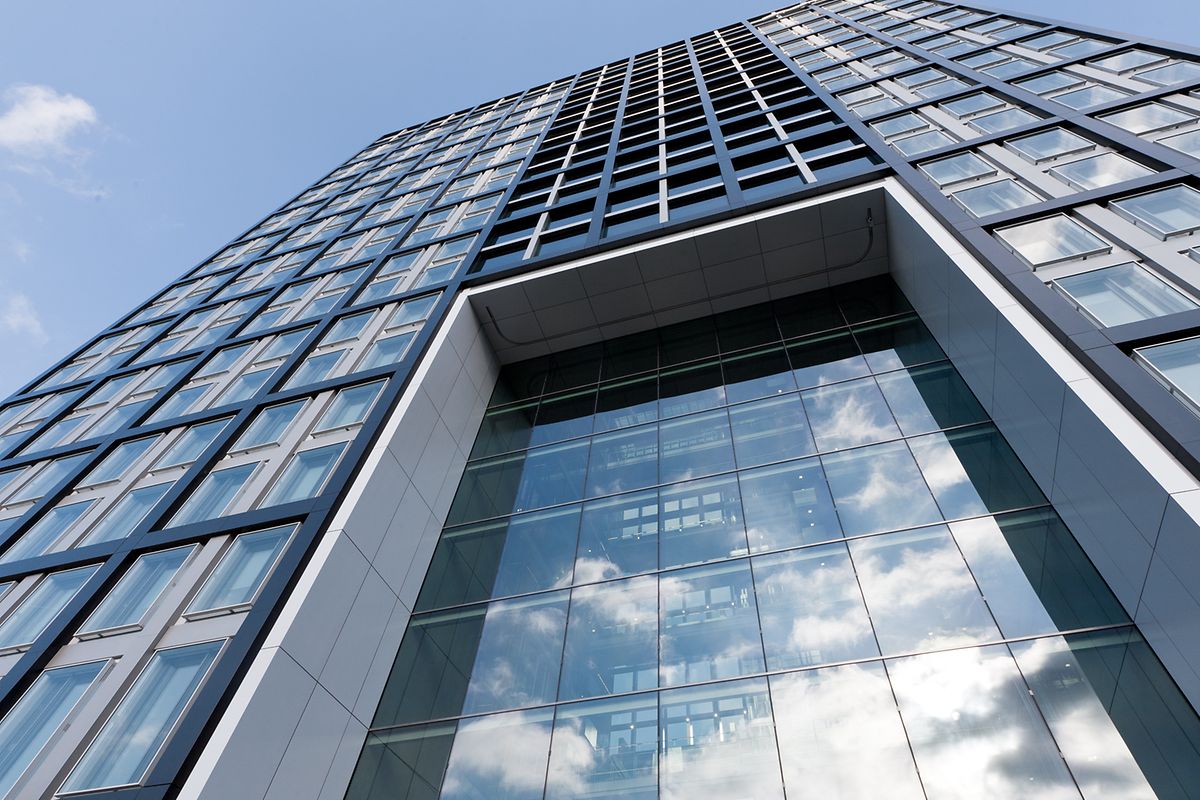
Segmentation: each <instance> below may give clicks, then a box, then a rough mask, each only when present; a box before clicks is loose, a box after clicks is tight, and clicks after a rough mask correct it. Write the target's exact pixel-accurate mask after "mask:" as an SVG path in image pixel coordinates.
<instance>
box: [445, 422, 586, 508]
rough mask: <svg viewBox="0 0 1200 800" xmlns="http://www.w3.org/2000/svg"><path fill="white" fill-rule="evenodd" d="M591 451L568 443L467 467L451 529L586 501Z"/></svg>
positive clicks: (455, 505)
mask: <svg viewBox="0 0 1200 800" xmlns="http://www.w3.org/2000/svg"><path fill="white" fill-rule="evenodd" d="M588 445H589V443H588V442H587V441H586V440H584V441H577V442H568V443H566V444H558V445H551V446H550V447H540V448H537V449H534V450H529V451H526V452H523V453H517V454H515V455H510V456H502V457H499V458H491V459H487V460H484V461H476V462H474V463H471V464H468V465H467V469H466V472H465V473H464V475H463V480H462V483H461V484H460V485H459V488H458V493H457V494H456V495H455V496H454V503H453V504H452V505H451V507H450V514H449V518H448V519H447V520H446V522H447V524H450V525H457V524H459V523H462V522H471V521H472V520H477V519H487V518H488V517H496V516H500V515H502V514H510V513H513V512H517V511H531V510H533V509H535V508H543V507H545V506H552V505H558V504H560V503H570V502H574V501H577V500H581V499H582V495H583V477H584V471H585V469H586V468H587V458H588Z"/></svg>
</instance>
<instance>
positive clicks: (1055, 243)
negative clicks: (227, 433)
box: [996, 214, 1112, 268]
mask: <svg viewBox="0 0 1200 800" xmlns="http://www.w3.org/2000/svg"><path fill="white" fill-rule="evenodd" d="M996 236H998V237H999V238H1000V240H1001V241H1002V242H1004V243H1005V244H1006V245H1008V247H1009V249H1010V250H1012V251H1013V252H1014V253H1016V254H1017V255H1019V256H1021V257H1022V258H1024V259H1025V260H1026V261H1028V262H1029V263H1030V264H1032V265H1033V266H1034V267H1035V268H1036V267H1041V266H1045V265H1046V264H1053V263H1055V262H1058V261H1069V260H1071V259H1075V258H1087V257H1088V256H1091V255H1096V254H1098V253H1107V252H1109V251H1110V250H1112V245H1110V244H1107V243H1106V242H1104V241H1102V240H1101V239H1099V238H1098V237H1096V236H1095V235H1094V234H1092V233H1091V232H1090V231H1088V230H1087V229H1086V228H1084V227H1083V226H1082V225H1080V224H1079V223H1078V222H1076V221H1075V220H1073V219H1071V218H1070V217H1067V216H1066V215H1065V214H1059V215H1057V216H1054V217H1047V218H1046V219H1039V220H1036V221H1034V222H1026V223H1023V224H1021V225H1014V226H1012V227H1010V228H1001V229H999V230H997V231H996Z"/></svg>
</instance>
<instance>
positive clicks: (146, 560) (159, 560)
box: [76, 546, 196, 639]
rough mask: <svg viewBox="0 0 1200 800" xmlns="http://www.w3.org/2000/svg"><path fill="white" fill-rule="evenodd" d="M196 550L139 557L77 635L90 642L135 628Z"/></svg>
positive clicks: (181, 549)
mask: <svg viewBox="0 0 1200 800" xmlns="http://www.w3.org/2000/svg"><path fill="white" fill-rule="evenodd" d="M195 549H196V548H195V546H191V547H176V548H173V549H171V550H163V551H161V552H158V553H147V554H146V555H144V556H141V557H140V558H138V560H137V561H135V562H133V566H131V567H130V568H129V570H128V571H127V572H126V573H125V575H124V576H123V577H122V578H121V580H120V581H119V582H118V583H117V585H116V586H114V587H113V589H112V591H110V592H109V593H108V595H107V596H106V597H105V598H104V600H103V601H102V602H101V603H100V606H99V607H98V608H97V609H96V610H95V611H94V612H92V615H91V616H90V617H88V620H87V622H85V623H83V625H82V626H81V627H80V629H79V632H78V633H77V634H76V635H77V636H79V638H81V639H90V638H94V637H96V636H98V635H101V632H103V631H113V632H117V631H123V630H129V629H131V628H134V627H136V626H137V625H138V623H140V622H141V621H142V618H143V617H144V616H145V615H146V612H147V611H149V610H150V607H151V606H152V605H154V603H155V602H157V600H158V598H159V597H160V596H161V595H162V593H163V591H164V590H165V589H166V588H167V586H168V585H169V584H170V583H171V581H172V580H174V579H175V573H177V572H178V571H179V568H180V567H181V566H183V563H184V562H185V561H187V560H188V557H189V556H191V554H192V553H193V551H195Z"/></svg>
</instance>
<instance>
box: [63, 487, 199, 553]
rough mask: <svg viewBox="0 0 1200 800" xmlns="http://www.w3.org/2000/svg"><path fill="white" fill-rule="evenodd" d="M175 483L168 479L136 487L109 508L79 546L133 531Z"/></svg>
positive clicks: (122, 536) (125, 534)
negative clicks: (164, 481)
mask: <svg viewBox="0 0 1200 800" xmlns="http://www.w3.org/2000/svg"><path fill="white" fill-rule="evenodd" d="M174 485H175V482H174V481H167V482H166V483H159V484H155V485H154V486H143V487H141V488H139V489H134V490H133V491H131V492H130V493H129V494H127V495H125V496H124V497H122V498H121V499H120V501H119V502H118V503H117V504H116V505H115V506H113V507H112V508H111V509H109V511H108V513H107V514H105V515H104V517H103V518H102V519H101V520H100V522H98V523H97V524H96V526H95V527H93V528H92V530H91V531H90V532H89V533H88V535H87V536H85V537H84V539H83V541H82V542H80V543H79V546H80V547H82V546H84V545H89V544H96V543H97V542H108V541H112V540H113V539H121V538H124V537H126V536H128V535H129V534H131V533H133V529H134V528H136V527H137V526H138V525H139V524H140V523H141V521H142V520H144V519H145V518H146V515H147V514H149V513H150V509H152V508H154V504H155V503H157V502H158V501H159V500H161V499H162V497H163V495H165V494H166V493H167V490H168V489H170V488H171V487H172V486H174Z"/></svg>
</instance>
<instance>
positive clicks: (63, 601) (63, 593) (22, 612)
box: [0, 564, 97, 648]
mask: <svg viewBox="0 0 1200 800" xmlns="http://www.w3.org/2000/svg"><path fill="white" fill-rule="evenodd" d="M96 569H97V567H96V565H94V564H93V565H91V566H87V567H79V568H78V569H70V570H64V571H63V572H52V573H50V574H49V575H47V576H46V577H44V578H42V580H41V581H40V582H39V583H38V585H37V586H35V587H34V588H33V591H31V592H30V593H29V594H27V595H25V597H24V598H23V599H22V600H21V602H20V604H19V605H18V606H17V607H16V608H14V609H13V610H12V612H11V613H10V614H9V615H8V618H7V619H5V620H4V623H3V624H0V648H10V647H20V646H22V645H27V644H30V643H32V642H33V641H34V640H35V639H37V637H38V636H39V635H41V633H42V631H44V630H45V629H46V627H47V626H48V625H49V624H50V623H51V621H53V620H54V618H55V617H56V616H57V615H58V613H59V612H60V611H62V610H63V609H64V608H66V607H67V604H68V603H70V602H71V601H72V600H73V599H74V598H75V595H76V593H78V592H79V590H80V589H81V588H82V587H83V585H84V584H85V583H87V581H88V578H90V577H92V574H93V573H95V571H96Z"/></svg>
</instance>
